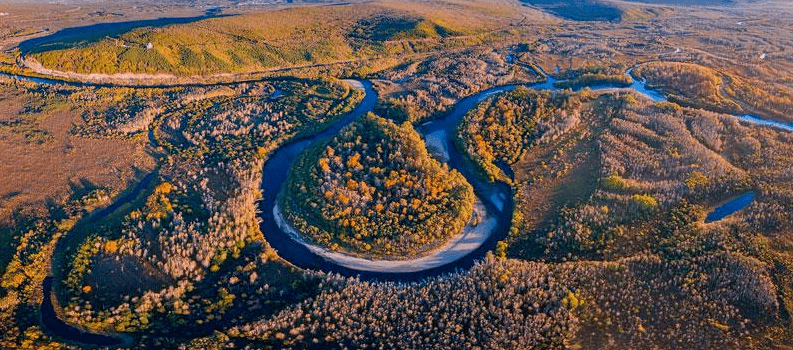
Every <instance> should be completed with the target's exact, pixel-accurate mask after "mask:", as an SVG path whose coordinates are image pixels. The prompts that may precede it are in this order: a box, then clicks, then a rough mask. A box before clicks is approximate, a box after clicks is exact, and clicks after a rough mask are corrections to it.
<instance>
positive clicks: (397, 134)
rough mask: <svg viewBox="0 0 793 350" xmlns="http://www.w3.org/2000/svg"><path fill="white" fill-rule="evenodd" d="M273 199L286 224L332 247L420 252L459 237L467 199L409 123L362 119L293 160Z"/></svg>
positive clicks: (397, 254)
mask: <svg viewBox="0 0 793 350" xmlns="http://www.w3.org/2000/svg"><path fill="white" fill-rule="evenodd" d="M290 174H291V176H290V178H289V180H288V182H287V184H286V186H285V189H284V192H283V194H282V195H281V197H280V203H281V205H282V208H283V212H284V213H285V217H286V219H287V221H289V222H290V223H292V224H293V225H294V227H295V228H297V229H298V230H299V231H300V232H302V233H304V234H306V235H307V236H308V238H309V239H310V240H312V241H313V242H315V243H318V244H321V245H323V246H328V247H330V248H331V249H333V250H343V251H346V252H352V253H355V254H362V255H367V256H375V257H381V258H382V257H387V258H392V259H393V258H405V257H409V256H415V255H419V254H421V253H423V252H426V251H428V250H430V249H432V248H434V247H437V246H438V245H440V244H442V243H443V242H444V240H445V239H447V238H449V237H450V236H452V235H454V234H457V233H459V232H460V231H461V230H462V229H463V227H465V225H466V224H467V223H468V221H469V220H470V218H471V213H472V210H473V203H474V194H473V189H472V188H471V185H469V184H468V182H466V181H465V179H464V178H463V177H462V175H460V174H459V173H457V172H456V171H453V170H452V171H449V169H448V168H447V167H446V165H445V164H444V165H443V166H442V165H441V164H440V163H438V162H437V161H436V160H434V159H432V158H431V157H430V156H429V154H428V153H427V149H426V147H425V146H424V144H423V140H422V139H421V136H420V135H419V134H418V133H417V132H416V131H415V130H413V128H412V127H411V126H410V124H402V125H396V124H394V123H393V122H391V121H388V120H386V119H382V118H380V117H377V116H374V115H371V114H370V115H368V116H364V117H362V118H361V119H360V120H358V121H356V122H354V123H353V124H350V125H349V126H348V127H347V128H345V129H344V130H342V132H341V133H340V134H339V135H338V136H336V137H334V138H333V139H332V140H329V141H327V142H325V143H319V144H318V145H316V146H314V147H312V148H311V149H309V150H307V151H306V152H305V154H303V155H301V156H300V158H299V159H298V160H297V161H296V162H295V165H294V167H293V168H292V170H291V171H290Z"/></svg>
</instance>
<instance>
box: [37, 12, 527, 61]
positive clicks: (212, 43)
mask: <svg viewBox="0 0 793 350" xmlns="http://www.w3.org/2000/svg"><path fill="white" fill-rule="evenodd" d="M513 6H514V5H510V4H506V3H496V2H493V3H490V2H486V3H467V2H459V3H452V4H450V3H440V2H428V3H422V6H410V4H406V3H401V2H377V3H368V4H355V5H340V6H322V7H299V8H291V9H285V10H277V11H275V10H274V11H268V12H262V13H256V14H245V15H239V16H229V17H221V18H212V19H206V20H202V21H197V22H192V23H187V24H179V25H172V26H167V27H163V28H139V29H136V30H133V31H131V32H128V33H125V34H122V35H120V36H119V37H116V38H110V37H108V38H104V39H102V40H100V41H98V42H95V43H92V44H89V45H84V46H80V47H73V48H68V49H63V50H53V51H47V52H42V53H36V54H31V55H30V57H31V58H34V59H36V60H38V61H39V62H40V63H41V64H42V65H43V66H44V67H45V68H48V69H53V70H58V71H67V72H77V73H106V74H116V73H173V74H177V75H196V74H213V73H240V72H251V71H257V70H264V69H270V68H281V67H290V66H296V65H310V64H322V63H330V62H338V61H346V60H355V59H361V58H367V57H372V56H375V55H380V54H394V53H406V52H407V53H410V52H412V51H416V50H422V49H426V48H427V47H431V45H427V44H426V43H427V42H437V41H440V40H441V39H443V38H449V37H460V36H470V35H476V34H482V33H486V32H488V31H492V30H496V29H499V28H502V27H504V26H505V25H507V24H508V23H509V21H510V20H512V19H514V18H516V17H517V16H518V15H519V13H518V12H517V11H512V10H513V9H514V8H513ZM411 41H414V42H421V43H422V45H418V46H416V45H410V44H409V42H411ZM406 43H408V44H406Z"/></svg>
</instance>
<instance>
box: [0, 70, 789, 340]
mask: <svg viewBox="0 0 793 350" xmlns="http://www.w3.org/2000/svg"><path fill="white" fill-rule="evenodd" d="M631 70H632V68H631V69H629V70H628V71H627V72H626V73H627V74H630V73H631ZM0 75H2V76H6V77H12V78H16V79H20V80H25V81H31V82H34V83H39V84H69V85H77V86H95V85H96V84H90V83H88V84H83V83H74V82H65V81H61V80H58V79H46V78H33V77H26V76H17V75H10V74H4V73H0ZM544 75H545V76H546V77H547V79H546V81H544V82H541V83H536V84H530V85H525V86H527V87H529V88H534V89H538V90H550V91H559V90H560V89H558V88H556V87H554V83H555V82H556V80H555V79H553V78H552V77H550V76H548V75H547V74H544ZM347 82H348V83H349V84H350V85H351V86H352V87H353V88H357V89H361V90H363V91H364V92H365V93H366V94H365V97H364V99H363V100H362V102H361V104H360V105H359V106H358V107H357V108H355V109H354V110H353V111H352V112H350V113H348V114H347V115H345V116H343V117H342V118H341V119H340V120H339V121H337V122H336V123H335V124H333V125H331V126H330V127H328V128H327V129H325V130H324V131H322V132H320V133H318V134H316V135H313V136H310V137H305V138H300V139H296V140H293V141H290V142H288V143H286V144H284V145H283V146H281V147H279V148H278V149H277V150H275V151H274V153H273V154H272V155H271V156H270V158H269V159H268V160H267V162H266V163H265V165H264V172H263V180H262V186H261V188H262V192H263V194H264V200H262V201H261V202H260V204H259V205H260V212H261V219H262V220H261V223H260V228H261V230H262V232H263V233H264V235H265V238H266V239H267V241H268V243H269V244H270V245H271V246H272V247H273V248H274V249H275V250H276V251H277V252H278V255H279V256H280V257H282V258H283V259H285V260H287V261H289V262H290V263H292V264H293V265H295V266H297V267H300V268H304V269H312V270H319V271H326V272H335V273H339V274H342V275H346V276H360V277H361V278H364V279H382V280H399V281H415V280H420V279H423V278H426V277H431V276H436V275H439V274H442V273H446V272H450V271H455V270H460V269H468V268H470V267H471V266H472V265H473V264H474V262H475V261H476V260H479V259H481V258H482V257H483V256H484V255H485V254H486V253H487V252H488V251H491V250H493V249H494V248H495V246H496V242H498V241H499V240H502V239H504V238H505V237H506V236H507V234H508V232H509V229H510V226H511V219H512V212H513V207H514V203H513V200H512V197H513V196H512V190H511V188H510V186H509V185H507V184H506V183H503V182H496V183H490V182H486V181H481V180H480V179H478V178H477V177H476V176H474V173H473V171H472V169H469V168H468V167H467V165H466V164H465V162H464V157H463V155H462V154H461V153H460V152H459V151H458V150H457V149H456V148H455V146H454V143H453V135H454V134H455V133H456V132H457V125H458V124H459V122H460V120H461V118H462V117H463V116H464V115H465V114H466V113H467V112H468V111H469V110H471V109H472V108H474V107H475V106H476V105H477V104H479V103H480V102H482V101H483V100H485V99H487V98H488V97H490V96H492V95H494V94H497V93H501V92H505V91H510V90H513V89H515V88H517V87H518V86H521V85H507V86H500V87H494V88H491V89H487V90H485V91H482V92H480V93H477V94H475V95H473V96H469V97H467V98H464V99H462V100H460V101H459V102H458V103H457V104H456V105H454V107H453V109H452V110H451V112H449V113H448V114H446V115H445V116H443V117H442V118H440V119H437V120H433V121H431V122H428V123H425V124H423V125H421V126H419V127H418V128H417V129H418V131H419V132H420V133H421V134H422V136H423V137H424V139H425V141H426V143H427V146H428V148H429V149H430V150H431V151H432V152H433V153H434V155H435V156H436V157H437V158H439V159H440V160H442V161H444V162H446V163H447V164H448V165H449V167H450V168H452V169H456V170H457V171H459V172H460V173H461V174H462V175H463V176H464V177H465V178H466V179H467V180H468V182H469V183H471V185H472V186H473V188H474V192H475V193H476V195H477V198H478V200H477V204H476V207H477V212H478V214H479V215H480V219H482V220H481V223H480V224H479V225H476V227H473V226H470V225H469V226H468V227H467V228H466V230H465V231H464V232H462V233H461V234H459V235H457V236H455V237H453V238H452V239H451V241H450V242H449V243H448V244H446V245H444V246H443V247H441V248H439V249H438V250H437V251H433V252H431V253H429V255H427V256H425V257H422V258H417V259H413V260H406V261H396V262H395V261H387V260H367V259H363V258H355V257H350V256H346V255H344V254H340V253H336V252H331V251H327V250H325V249H323V248H322V247H317V246H314V245H312V244H310V243H308V242H306V241H304V240H303V239H302V238H300V235H299V234H298V233H296V232H293V231H292V230H291V228H290V227H289V226H288V225H286V223H285V222H284V221H283V220H280V219H281V218H280V215H279V214H280V213H279V211H278V208H277V205H276V197H277V194H278V192H279V191H280V189H281V187H282V186H283V184H284V181H285V180H286V177H287V173H288V169H289V168H290V167H291V165H292V161H293V160H294V159H295V158H296V157H297V156H298V155H299V154H300V153H301V152H302V151H303V150H305V149H306V148H307V147H309V146H310V145H311V144H312V143H314V142H317V141H318V140H322V139H325V138H329V137H332V136H334V135H336V134H337V133H338V132H339V131H340V130H341V129H342V128H344V127H345V126H347V125H348V124H350V123H351V122H352V121H354V120H355V119H356V118H358V117H359V116H361V115H363V114H365V113H367V112H369V111H371V110H372V109H373V108H374V106H375V103H376V102H377V93H376V91H375V90H374V89H373V88H372V85H371V83H370V82H369V81H353V80H348V81H347ZM225 84H228V83H224V85H225ZM147 87H148V86H147ZM589 88H590V89H592V90H601V91H606V90H633V91H636V92H638V93H640V94H642V95H644V96H646V97H647V98H649V99H651V100H653V101H656V102H660V101H666V98H665V96H664V95H663V94H662V93H661V92H659V91H654V90H652V89H648V88H647V87H646V85H645V82H644V81H640V80H638V79H634V83H633V85H632V86H630V87H628V88H619V87H615V86H608V85H598V86H589ZM735 117H736V118H738V119H740V120H742V121H745V122H749V123H754V124H758V125H765V126H770V127H774V128H778V129H783V130H787V131H793V124H788V123H783V122H778V121H771V120H767V119H762V118H759V117H755V116H735ZM147 178H148V177H147ZM150 180H151V179H149V181H150ZM144 182H145V181H144ZM144 188H145V186H138V187H136V189H135V191H142V190H143V189H144ZM135 191H133V192H135ZM137 194H139V192H138V193H132V194H131V195H130V196H131V197H130V198H134V197H135V196H136V195H137ZM125 197H126V196H125ZM128 201H129V199H126V198H121V199H118V200H117V201H116V202H115V203H114V204H113V205H112V206H111V207H110V208H107V209H105V210H103V211H102V212H101V213H99V215H92V217H91V220H99V219H101V218H102V217H104V215H103V214H106V213H108V212H110V211H112V209H111V208H117V207H118V206H120V205H122V204H124V203H126V202H128ZM750 201H751V200H750ZM51 284H52V283H51V278H48V279H47V280H45V283H44V286H43V287H44V288H45V292H46V293H45V294H49V291H50V288H51ZM45 301H48V298H45ZM46 304H49V305H42V309H41V311H42V315H43V317H44V324H45V325H47V327H48V328H51V329H52V330H53V332H54V333H55V334H57V335H59V336H61V337H63V338H65V339H68V340H72V341H77V342H81V343H84V344H91V343H93V344H96V345H110V344H119V343H122V342H123V340H122V339H119V338H113V337H110V336H107V335H100V334H91V333H86V332H77V331H78V330H77V328H74V327H72V326H69V325H66V324H64V323H63V322H62V321H60V320H58V319H57V317H56V316H55V313H54V311H53V310H52V305H51V303H46ZM70 334H71V335H70Z"/></svg>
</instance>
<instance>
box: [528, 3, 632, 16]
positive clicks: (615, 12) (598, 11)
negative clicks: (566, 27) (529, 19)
mask: <svg viewBox="0 0 793 350" xmlns="http://www.w3.org/2000/svg"><path fill="white" fill-rule="evenodd" d="M521 2H523V3H525V4H528V5H531V6H535V7H538V8H540V9H542V10H544V11H546V12H549V13H551V14H553V15H556V16H558V17H561V18H566V19H570V20H574V21H619V20H620V19H621V18H622V10H620V9H619V8H617V7H616V6H613V5H610V4H606V3H602V2H597V1H591V0H521Z"/></svg>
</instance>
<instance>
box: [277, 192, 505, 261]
mask: <svg viewBox="0 0 793 350" xmlns="http://www.w3.org/2000/svg"><path fill="white" fill-rule="evenodd" d="M273 217H274V218H275V221H276V223H277V225H278V227H279V228H280V229H281V230H282V231H284V232H286V233H288V234H289V236H290V237H291V238H292V239H293V240H295V241H296V242H299V243H300V244H302V245H304V246H306V248H308V249H309V250H310V251H311V252H312V253H314V254H316V255H318V256H320V257H322V258H324V259H326V260H328V261H329V262H332V263H334V264H336V265H339V266H343V267H346V268H348V269H353V270H361V271H371V272H385V273H407V272H417V271H422V270H428V269H432V268H436V267H440V266H443V265H446V264H449V263H452V262H454V261H457V260H459V259H461V258H463V257H465V256H466V255H468V254H469V253H471V252H473V251H475V250H476V249H478V248H479V247H481V246H482V244H484V243H485V241H487V239H488V238H489V237H490V234H491V233H492V232H493V231H494V230H495V229H496V227H497V225H496V219H495V218H494V217H492V216H490V215H488V214H487V210H486V209H485V205H484V203H482V201H481V200H479V199H478V198H477V200H476V202H475V203H474V215H473V217H474V219H473V220H472V222H471V223H468V225H466V226H465V228H464V229H463V230H462V232H460V233H458V234H456V235H454V236H452V237H451V238H449V240H448V241H447V242H446V243H445V244H444V245H442V246H440V247H438V248H437V249H435V250H432V251H431V252H429V253H428V255H425V256H422V257H420V258H416V259H411V260H375V259H366V258H360V257H355V256H352V255H347V254H344V253H340V252H335V251H332V250H328V249H326V248H323V247H320V246H318V245H315V244H312V243H309V242H306V240H305V239H303V237H302V235H301V234H300V232H297V230H295V229H294V228H293V227H292V226H290V225H289V223H287V222H286V219H284V217H283V214H282V213H281V210H280V208H279V207H278V204H276V205H275V206H274V207H273ZM473 221H478V223H477V224H476V225H473Z"/></svg>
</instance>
